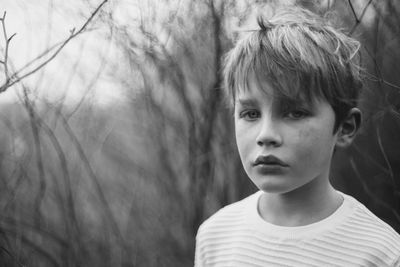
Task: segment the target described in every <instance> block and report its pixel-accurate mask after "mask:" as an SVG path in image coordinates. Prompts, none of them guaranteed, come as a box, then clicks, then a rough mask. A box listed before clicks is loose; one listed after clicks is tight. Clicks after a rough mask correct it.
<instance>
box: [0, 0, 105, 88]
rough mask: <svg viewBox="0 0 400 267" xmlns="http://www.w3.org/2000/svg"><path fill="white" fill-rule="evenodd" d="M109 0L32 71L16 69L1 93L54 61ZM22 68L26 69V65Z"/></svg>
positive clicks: (71, 32)
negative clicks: (22, 71) (24, 71)
mask: <svg viewBox="0 0 400 267" xmlns="http://www.w3.org/2000/svg"><path fill="white" fill-rule="evenodd" d="M107 2H108V0H104V1H103V2H101V4H100V5H99V6H98V7H97V8H96V9H95V10H94V11H93V13H92V14H91V15H90V17H89V18H88V19H87V20H86V22H85V23H84V24H83V25H82V26H81V28H80V29H79V30H78V31H75V28H74V29H72V30H71V31H70V36H69V37H68V38H67V39H65V40H64V41H63V42H62V43H61V44H60V46H59V47H58V48H57V49H56V51H55V52H54V53H53V54H52V55H50V56H49V58H47V59H46V60H45V61H43V62H42V63H40V64H39V65H38V66H36V67H35V68H33V69H32V70H31V71H28V72H27V73H24V74H22V75H21V70H19V71H16V72H15V73H13V74H12V75H11V76H10V78H9V80H8V82H7V81H6V83H4V84H3V85H2V86H1V87H0V93H2V92H4V91H5V90H7V89H8V88H9V87H11V86H13V85H14V84H16V83H18V82H20V81H21V80H23V79H25V78H26V77H28V76H30V75H32V74H34V73H35V72H37V71H38V70H40V69H42V68H43V67H44V66H46V65H47V64H48V63H49V62H50V61H52V60H53V59H54V58H55V57H56V56H57V55H58V54H59V53H60V52H61V51H62V50H63V48H64V47H65V46H66V45H67V44H68V43H69V42H70V41H71V40H72V39H74V38H75V37H77V36H78V35H79V34H81V33H82V32H84V31H85V30H86V27H87V26H88V25H89V23H90V22H91V21H92V20H93V18H94V17H95V15H96V14H97V13H98V12H99V11H100V9H101V8H102V7H103V5H104V4H105V3H107ZM49 51H51V50H49ZM44 54H45V55H47V53H44ZM22 69H24V67H23V68H22Z"/></svg>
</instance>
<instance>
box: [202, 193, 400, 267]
mask: <svg viewBox="0 0 400 267" xmlns="http://www.w3.org/2000/svg"><path fill="white" fill-rule="evenodd" d="M261 194H262V192H261V191H259V192H257V193H255V194H253V195H251V196H249V197H247V198H245V199H244V200H242V201H239V202H236V203H234V204H231V205H228V206H226V207H225V208H222V209H221V210H219V211H218V212H217V213H215V214H214V215H213V216H211V217H210V218H209V219H208V220H206V221H205V222H204V223H203V224H202V225H201V226H200V228H199V230H198V233H197V237H196V256H195V266H196V267H203V266H234V267H238V266H253V267H254V266H296V267H297V266H318V267H321V266H341V267H351V266H379V267H384V266H396V267H400V236H399V234H397V233H396V232H395V231H394V230H393V229H392V228H391V227H390V226H389V225H388V224H386V223H385V222H383V221H382V220H381V219H379V218H378V217H376V216H375V215H374V214H372V213H371V212H370V211H369V210H368V209H367V208H366V207H365V206H364V205H362V204H361V203H360V202H358V201H357V200H356V199H354V198H353V197H351V196H348V195H345V194H343V197H344V201H343V204H342V205H341V206H340V207H339V208H338V209H337V210H336V211H335V212H334V213H333V214H332V215H330V216H329V217H327V218H325V219H323V220H321V221H319V222H316V223H313V224H309V225H305V226H298V227H284V226H277V225H274V224H270V223H268V222H266V221H264V220H263V219H262V218H261V217H260V215H259V213H258V211H257V204H258V198H259V197H260V196H261Z"/></svg>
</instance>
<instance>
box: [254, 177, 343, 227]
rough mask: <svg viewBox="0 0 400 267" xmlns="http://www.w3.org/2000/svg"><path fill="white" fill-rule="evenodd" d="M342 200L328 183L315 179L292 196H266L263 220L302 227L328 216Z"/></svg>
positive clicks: (261, 209)
mask: <svg viewBox="0 0 400 267" xmlns="http://www.w3.org/2000/svg"><path fill="white" fill-rule="evenodd" d="M342 201H343V199H342V197H341V196H340V194H339V193H338V192H336V190H335V189H334V188H333V187H332V185H331V184H330V183H329V181H328V180H325V181H322V180H321V179H314V180H313V181H311V182H310V183H309V184H307V185H304V186H302V187H301V188H297V189H296V190H293V191H291V192H288V193H283V194H277V193H264V194H263V195H262V196H261V198H260V201H259V204H258V209H259V213H260V215H261V217H262V218H263V219H264V220H266V221H268V222H270V223H272V224H276V225H281V226H302V225H307V224H311V223H315V222H318V221H320V220H322V219H324V218H326V217H328V216H329V215H331V214H332V213H333V212H335V211H336V210H337V208H338V207H339V206H340V205H341V203H342Z"/></svg>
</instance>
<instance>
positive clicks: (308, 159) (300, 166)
mask: <svg viewBox="0 0 400 267" xmlns="http://www.w3.org/2000/svg"><path fill="white" fill-rule="evenodd" d="M252 80H253V81H250V82H249V88H248V90H247V91H245V90H241V91H239V92H238V94H237V96H236V97H237V98H236V102H235V133H236V142H237V145H238V149H239V154H240V158H241V160H242V163H243V166H244V169H245V171H246V173H247V175H248V176H249V177H250V179H251V180H252V181H253V182H254V184H255V185H256V186H257V187H258V188H259V189H261V190H263V191H264V192H270V193H288V192H291V191H294V190H296V189H298V188H301V187H302V186H304V185H306V184H308V183H309V182H311V181H313V180H314V179H325V180H326V181H328V176H329V169H330V164H331V158H332V154H333V150H334V147H335V144H336V141H337V134H334V133H333V127H334V123H335V114H334V111H333V109H332V107H331V106H330V105H329V104H328V103H327V102H325V101H322V100H315V101H314V103H311V104H310V103H306V102H304V101H301V100H299V101H298V103H287V101H280V100H278V99H276V98H274V97H273V89H272V88H271V86H270V85H269V84H268V83H264V84H263V87H264V86H265V88H263V89H262V91H261V90H260V89H259V88H258V87H259V86H258V84H257V83H256V82H255V81H254V79H252Z"/></svg>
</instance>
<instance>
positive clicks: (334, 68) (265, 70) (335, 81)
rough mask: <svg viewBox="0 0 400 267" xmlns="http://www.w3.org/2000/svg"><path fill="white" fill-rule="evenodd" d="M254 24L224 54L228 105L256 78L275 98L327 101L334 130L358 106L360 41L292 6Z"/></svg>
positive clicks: (294, 101)
mask: <svg viewBox="0 0 400 267" xmlns="http://www.w3.org/2000/svg"><path fill="white" fill-rule="evenodd" d="M258 25H259V27H260V29H258V30H254V31H251V32H250V33H249V34H248V35H247V36H246V37H244V38H242V39H241V40H239V41H238V42H237V44H236V45H235V47H234V48H233V49H232V50H231V51H229V52H228V53H227V55H226V58H225V66H224V78H225V88H226V92H227V96H228V99H229V100H230V101H231V104H232V105H234V102H235V98H236V93H237V92H238V91H239V90H247V88H248V79H249V77H255V79H256V81H257V82H258V83H259V85H260V88H261V90H262V83H261V82H262V81H267V82H268V83H269V84H271V86H272V87H273V90H274V97H278V98H283V99H285V100H289V103H298V102H299V99H302V100H304V101H307V102H309V103H310V102H312V101H313V100H314V99H316V98H317V99H323V100H326V101H327V102H328V103H329V104H330V105H331V106H332V108H333V110H334V112H335V115H336V117H335V119H336V121H335V127H334V132H335V131H336V130H337V128H338V127H339V125H340V123H341V122H342V120H343V119H344V118H345V117H346V116H347V114H348V112H349V110H350V109H351V108H353V107H355V106H356V105H357V100H358V98H359V95H360V91H361V88H362V82H361V78H360V74H359V66H358V64H357V59H358V58H359V57H358V56H356V55H358V51H359V48H360V44H359V42H358V41H357V40H355V39H353V38H351V37H349V36H346V35H345V34H343V33H342V32H340V31H339V30H337V29H335V28H333V27H332V26H331V25H330V24H329V23H328V22H327V21H326V20H325V19H323V18H321V17H320V16H318V15H316V14H314V13H312V12H311V11H308V10H305V9H303V8H301V7H296V6H284V7H281V8H278V9H277V10H276V12H275V14H274V16H273V17H272V18H271V19H269V20H267V19H266V18H265V17H264V16H262V15H260V16H259V17H258Z"/></svg>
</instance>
